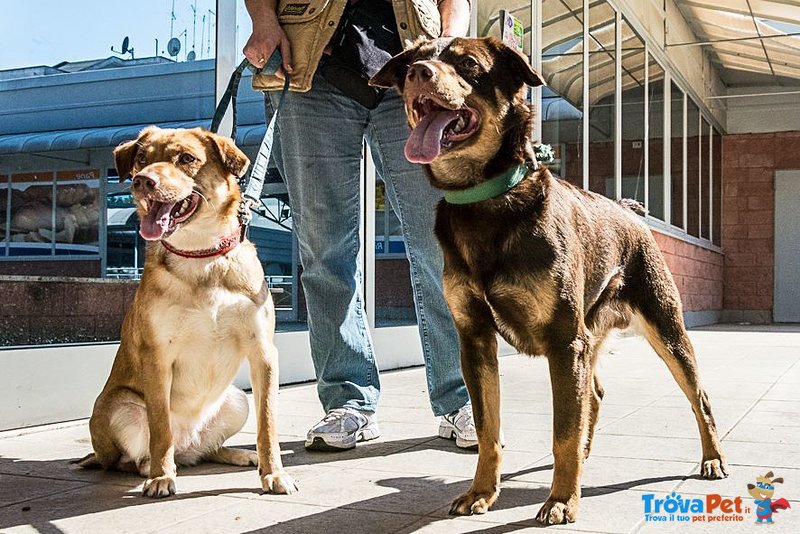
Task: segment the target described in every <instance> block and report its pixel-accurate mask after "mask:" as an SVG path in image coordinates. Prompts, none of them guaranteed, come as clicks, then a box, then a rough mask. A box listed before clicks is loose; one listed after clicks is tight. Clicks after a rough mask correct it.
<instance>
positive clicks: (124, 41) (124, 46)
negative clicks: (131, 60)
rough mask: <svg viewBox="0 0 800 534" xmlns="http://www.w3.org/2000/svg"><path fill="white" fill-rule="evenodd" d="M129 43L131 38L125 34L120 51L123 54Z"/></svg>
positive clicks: (126, 51) (126, 50) (125, 52)
mask: <svg viewBox="0 0 800 534" xmlns="http://www.w3.org/2000/svg"><path fill="white" fill-rule="evenodd" d="M130 44H131V40H130V39H129V38H128V36H127V35H126V36H125V38H124V39H123V40H122V53H123V54H127V53H128V46H129V45H130Z"/></svg>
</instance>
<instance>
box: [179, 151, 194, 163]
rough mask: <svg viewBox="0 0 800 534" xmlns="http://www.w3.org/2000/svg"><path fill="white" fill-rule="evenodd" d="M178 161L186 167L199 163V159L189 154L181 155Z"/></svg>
mask: <svg viewBox="0 0 800 534" xmlns="http://www.w3.org/2000/svg"><path fill="white" fill-rule="evenodd" d="M178 161H180V162H181V163H182V164H184V165H189V164H190V163H194V162H195V161H197V158H196V157H194V156H192V155H191V154H187V153H185V152H184V153H183V154H181V157H180V158H178Z"/></svg>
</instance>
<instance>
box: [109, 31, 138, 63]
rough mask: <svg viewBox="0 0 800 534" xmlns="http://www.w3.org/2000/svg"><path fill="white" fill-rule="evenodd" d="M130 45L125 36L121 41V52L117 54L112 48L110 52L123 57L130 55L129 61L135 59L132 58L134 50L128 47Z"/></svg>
mask: <svg viewBox="0 0 800 534" xmlns="http://www.w3.org/2000/svg"><path fill="white" fill-rule="evenodd" d="M130 44H131V40H130V39H129V38H128V36H127V35H126V36H125V38H124V39H123V40H122V50H121V51H119V52H118V51H116V50H114V47H113V46H112V47H111V51H112V52H114V53H115V54H119V55H121V56H124V55H125V54H130V55H131V59H135V58H134V56H133V51H134V50H133V47H132V46H130Z"/></svg>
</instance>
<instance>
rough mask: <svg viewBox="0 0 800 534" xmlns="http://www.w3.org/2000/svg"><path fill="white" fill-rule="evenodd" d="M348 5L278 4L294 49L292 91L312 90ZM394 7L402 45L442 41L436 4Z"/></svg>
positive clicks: (261, 77)
mask: <svg viewBox="0 0 800 534" xmlns="http://www.w3.org/2000/svg"><path fill="white" fill-rule="evenodd" d="M362 1H366V2H374V1H376V0H362ZM377 1H382V0H377ZM347 2H348V0H304V1H301V0H280V1H279V2H278V20H279V21H280V23H281V27H282V28H283V31H284V32H286V36H287V37H288V39H289V42H290V43H291V45H292V67H293V69H294V72H293V73H292V79H291V84H290V88H291V90H292V91H301V92H305V91H308V90H309V89H311V80H312V79H313V78H314V73H315V72H316V70H317V65H318V64H319V60H320V58H321V57H322V52H323V51H324V50H325V47H326V46H327V45H328V42H330V40H331V37H333V34H334V32H336V28H337V27H338V26H339V20H340V19H341V18H342V13H344V8H345V6H346V5H347ZM392 7H393V8H394V15H395V18H396V19H397V30H398V32H399V33H400V41H401V42H402V43H406V42H407V41H413V40H414V39H416V38H417V37H419V36H421V35H425V36H427V37H430V38H437V37H439V34H440V33H441V25H442V21H441V17H440V16H439V9H438V7H437V5H436V0H392ZM283 83H284V82H283V80H281V79H280V78H278V77H277V76H274V75H273V76H270V75H266V74H256V75H254V76H253V89H255V90H257V91H265V90H267V91H269V90H274V89H282V88H283Z"/></svg>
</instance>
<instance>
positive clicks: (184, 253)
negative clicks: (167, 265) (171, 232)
mask: <svg viewBox="0 0 800 534" xmlns="http://www.w3.org/2000/svg"><path fill="white" fill-rule="evenodd" d="M241 235H242V228H241V225H240V226H239V229H238V230H237V231H236V232H235V233H233V234H231V235H229V236H227V237H223V238H222V239H220V240H219V241H218V242H217V244H216V245H214V246H213V247H212V248H206V249H202V250H181V249H178V248H175V247H173V246H172V245H170V244H169V243H167V242H166V241H164V240H163V239H162V240H161V244H162V245H163V246H164V248H165V249H167V250H168V251H170V252H172V253H173V254H175V255H176V256H180V257H182V258H213V257H214V256H222V255H223V254H227V253H228V252H230V251H231V250H233V249H235V248H236V247H237V246H239V243H241V242H242V239H241Z"/></svg>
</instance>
